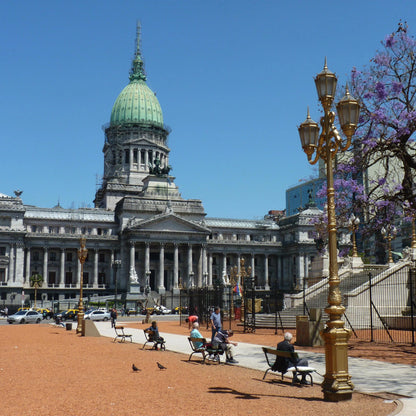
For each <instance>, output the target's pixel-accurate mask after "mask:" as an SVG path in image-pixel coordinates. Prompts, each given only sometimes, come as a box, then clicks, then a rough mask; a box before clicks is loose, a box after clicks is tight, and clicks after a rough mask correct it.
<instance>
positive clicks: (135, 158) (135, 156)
mask: <svg viewBox="0 0 416 416" xmlns="http://www.w3.org/2000/svg"><path fill="white" fill-rule="evenodd" d="M133 163H137V149H134V150H133Z"/></svg>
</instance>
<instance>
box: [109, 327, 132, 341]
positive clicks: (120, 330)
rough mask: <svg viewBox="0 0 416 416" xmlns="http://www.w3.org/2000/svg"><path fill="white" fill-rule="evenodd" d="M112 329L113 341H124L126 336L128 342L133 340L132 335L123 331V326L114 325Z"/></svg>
mask: <svg viewBox="0 0 416 416" xmlns="http://www.w3.org/2000/svg"><path fill="white" fill-rule="evenodd" d="M114 331H115V332H116V336H115V337H114V340H113V342H116V341H117V340H118V339H119V340H120V342H124V341H126V338H130V342H133V339H132V335H131V334H126V333H125V332H124V326H115V327H114Z"/></svg>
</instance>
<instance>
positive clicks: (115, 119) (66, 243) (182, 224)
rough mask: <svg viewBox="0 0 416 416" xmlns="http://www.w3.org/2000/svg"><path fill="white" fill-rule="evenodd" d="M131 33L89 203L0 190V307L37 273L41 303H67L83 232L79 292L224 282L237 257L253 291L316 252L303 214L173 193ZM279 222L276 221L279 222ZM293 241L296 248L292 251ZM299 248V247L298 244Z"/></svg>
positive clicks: (76, 279) (286, 281)
mask: <svg viewBox="0 0 416 416" xmlns="http://www.w3.org/2000/svg"><path fill="white" fill-rule="evenodd" d="M139 38H140V34H139V32H138V36H137V48H136V51H135V56H134V59H133V65H132V69H131V72H130V77H129V83H128V85H127V86H126V87H125V88H124V89H123V90H122V91H121V93H120V95H119V96H118V98H117V99H116V101H115V103H114V105H113V108H112V111H111V118H110V122H109V124H108V125H107V126H106V128H105V139H104V146H103V149H102V151H103V154H104V175H103V180H102V184H101V186H100V188H99V189H98V191H97V192H96V195H95V200H94V203H95V208H80V209H64V208H63V207H61V206H59V204H58V205H57V206H55V207H53V208H39V207H35V206H31V205H26V204H24V203H23V200H22V192H21V191H16V192H15V196H7V195H3V194H0V292H1V293H0V304H8V305H15V304H20V303H21V302H22V301H23V300H25V301H27V300H29V299H31V300H33V297H34V290H33V288H31V276H33V275H35V274H40V275H41V276H42V277H43V279H44V283H43V287H42V288H41V289H40V290H39V291H38V292H39V295H38V296H39V298H38V300H39V299H41V300H42V302H46V303H48V302H55V301H65V300H74V301H75V300H76V299H77V298H78V296H79V287H80V274H81V266H80V262H79V261H78V253H77V250H78V249H79V247H80V238H81V237H82V236H84V237H85V238H86V248H87V249H88V257H87V260H86V262H85V264H84V267H83V276H82V279H83V288H84V296H88V297H89V298H90V299H94V298H97V297H101V296H111V295H112V294H113V293H114V292H115V291H117V292H118V293H119V294H120V293H123V294H124V296H125V298H126V299H127V300H129V299H131V300H135V299H136V300H139V299H143V298H144V297H145V296H146V293H148V292H149V291H152V292H153V293H154V295H155V296H158V295H165V296H166V295H167V294H170V295H171V296H172V298H174V297H175V295H177V293H178V291H179V287H181V286H182V287H206V286H208V287H209V286H212V285H213V284H214V283H215V282H218V281H222V282H224V283H228V277H227V276H229V274H230V268H231V267H233V266H237V267H238V268H239V267H240V260H241V259H243V258H244V259H245V265H246V266H250V267H251V277H253V278H254V279H255V284H256V286H257V288H258V289H259V290H268V289H269V288H270V287H274V288H277V289H280V290H282V291H283V290H288V291H290V290H293V288H294V287H295V286H297V287H299V286H302V279H303V278H304V277H306V276H307V274H308V264H309V263H310V261H311V258H312V257H313V256H314V255H316V250H315V246H314V241H313V236H312V234H311V233H310V230H311V229H312V228H313V226H312V225H310V224H308V221H307V217H308V216H310V215H315V214H316V213H312V212H309V211H306V212H305V211H303V213H300V214H299V213H297V214H295V215H292V216H289V217H288V218H285V219H282V220H278V222H279V221H280V222H281V226H280V227H279V225H278V223H277V222H276V221H275V220H274V219H273V218H272V217H270V216H266V217H265V219H263V220H237V219H226V218H210V217H207V214H206V213H205V210H204V207H203V204H202V202H201V201H200V200H197V199H188V200H186V199H184V198H182V196H181V194H180V192H179V189H178V187H177V186H176V185H175V183H174V180H175V178H174V177H173V176H171V175H170V166H169V153H170V148H169V147H168V136H169V134H170V129H169V128H168V127H166V125H165V124H164V120H163V112H162V109H161V106H160V103H159V101H158V99H157V97H156V95H155V94H154V93H153V92H152V90H151V89H150V88H149V87H148V85H147V84H146V75H145V72H144V66H143V60H142V54H141V51H140V48H139V45H140V39H139ZM282 221H283V222H282ZM300 246H301V247H300ZM299 247H300V248H299Z"/></svg>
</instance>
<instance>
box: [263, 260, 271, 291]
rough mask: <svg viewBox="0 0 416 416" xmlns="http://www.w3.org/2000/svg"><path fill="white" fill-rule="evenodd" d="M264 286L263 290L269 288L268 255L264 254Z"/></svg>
mask: <svg viewBox="0 0 416 416" xmlns="http://www.w3.org/2000/svg"><path fill="white" fill-rule="evenodd" d="M264 288H265V290H270V283H269V256H268V255H267V254H265V255H264Z"/></svg>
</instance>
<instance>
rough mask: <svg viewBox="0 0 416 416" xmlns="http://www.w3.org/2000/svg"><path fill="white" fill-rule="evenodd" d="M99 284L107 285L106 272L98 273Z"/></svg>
mask: <svg viewBox="0 0 416 416" xmlns="http://www.w3.org/2000/svg"><path fill="white" fill-rule="evenodd" d="M98 284H99V285H105V273H104V272H101V273H98Z"/></svg>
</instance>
